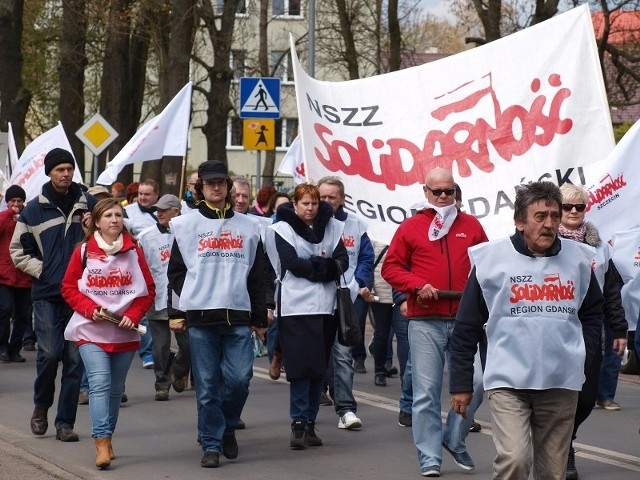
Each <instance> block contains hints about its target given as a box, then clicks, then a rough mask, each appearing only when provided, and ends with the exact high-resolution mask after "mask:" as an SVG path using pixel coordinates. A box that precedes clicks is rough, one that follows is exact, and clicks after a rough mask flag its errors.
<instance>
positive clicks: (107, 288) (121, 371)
mask: <svg viewBox="0 0 640 480" xmlns="http://www.w3.org/2000/svg"><path fill="white" fill-rule="evenodd" d="M74 165H75V163H74V160H73V157H72V155H71V154H70V153H69V152H68V151H65V150H62V149H59V148H56V149H53V150H51V151H50V152H49V153H48V154H47V155H46V157H45V160H44V169H45V173H46V174H47V175H48V176H49V178H50V180H49V181H48V182H47V183H46V184H45V185H43V186H42V191H41V193H40V195H39V196H38V197H37V198H34V199H32V200H30V201H29V202H28V203H25V202H26V195H25V192H24V190H23V189H22V188H21V187H19V186H17V185H13V186H11V187H10V188H9V189H7V191H6V193H5V196H4V198H5V201H6V203H7V209H6V210H4V211H2V212H0V262H1V263H2V264H3V265H2V266H3V267H4V268H0V361H1V362H24V361H25V359H24V357H22V356H21V355H20V351H21V349H22V348H23V345H24V346H25V347H27V345H28V344H29V342H31V343H33V341H34V339H35V342H37V357H36V379H35V383H34V392H33V403H34V410H33V415H32V417H31V420H30V428H31V431H32V433H33V434H34V435H44V434H45V433H46V431H47V429H48V426H49V425H48V422H49V415H48V411H49V409H50V408H51V407H52V406H53V405H54V403H55V401H54V400H55V399H54V384H55V379H56V375H57V371H58V368H59V364H60V363H62V376H61V388H60V391H59V395H58V400H57V411H56V414H55V418H54V427H55V430H56V439H58V440H60V441H63V442H74V441H78V440H79V437H78V435H77V433H76V432H75V431H74V425H75V420H76V411H77V405H78V403H80V404H82V403H88V404H89V411H90V416H91V436H92V437H93V438H94V441H95V447H96V459H95V463H96V466H97V467H98V468H100V469H103V468H107V467H109V465H110V464H111V462H112V461H114V460H115V459H116V453H115V450H114V447H113V444H112V436H113V434H114V432H115V430H116V425H117V420H118V413H119V409H120V405H121V403H122V402H125V401H126V400H127V397H126V393H125V390H126V388H125V385H126V377H127V372H128V370H129V367H130V365H131V363H132V361H133V358H134V355H135V353H136V351H137V352H138V354H139V355H140V358H141V361H142V364H143V366H144V367H145V368H153V370H154V373H155V400H156V401H166V400H168V399H169V392H170V387H173V389H174V390H175V391H176V392H182V391H184V390H185V389H186V388H188V387H189V385H192V386H193V387H194V388H195V392H196V405H197V434H198V442H199V443H200V444H201V447H202V458H201V461H200V464H201V466H202V467H205V468H216V467H218V466H219V465H220V457H221V456H223V457H225V458H227V459H234V458H236V457H238V455H239V446H238V442H237V440H236V435H235V431H236V430H237V429H242V428H244V423H243V421H242V419H241V415H242V410H243V407H244V405H245V402H246V400H247V397H248V394H249V384H250V381H251V378H252V375H253V360H254V341H255V339H256V337H257V338H258V339H259V340H260V341H261V342H265V344H266V345H267V350H268V354H269V359H270V368H269V375H270V376H271V378H273V379H277V378H279V377H280V375H281V373H282V372H284V374H285V375H286V379H287V381H288V382H289V396H290V401H289V414H290V417H291V434H290V439H289V445H290V448H291V449H294V450H301V449H305V448H307V447H319V446H321V445H322V444H323V441H322V439H321V438H320V437H319V436H318V435H317V431H316V426H315V422H316V417H317V415H318V411H319V408H320V405H321V404H324V405H333V406H334V409H335V412H336V416H337V420H338V428H340V429H346V430H351V429H358V428H360V427H361V426H362V424H363V422H362V420H361V419H360V418H359V417H358V405H357V402H356V400H355V398H354V395H353V378H354V373H355V372H359V373H366V370H365V368H364V358H365V357H366V346H365V344H364V336H361V338H362V340H361V341H360V342H358V343H357V344H356V345H351V344H349V345H344V344H342V343H341V341H340V336H339V335H337V332H338V330H339V329H340V327H341V325H340V322H341V321H342V317H343V316H342V315H339V314H338V313H337V312H336V291H337V287H338V286H343V287H347V288H348V289H349V293H350V297H351V302H352V304H353V305H352V307H353V308H352V310H353V312H354V316H355V318H356V320H357V323H358V327H359V328H360V329H361V330H363V329H364V325H365V322H366V318H367V315H368V314H370V315H371V317H372V319H373V321H374V324H375V330H374V338H373V340H372V342H371V344H370V345H369V347H368V349H369V352H370V353H371V354H372V355H373V357H374V364H375V371H374V374H373V381H374V383H375V385H376V386H379V387H384V386H386V378H387V377H388V376H392V375H395V374H397V373H399V374H400V378H401V388H402V392H401V397H400V399H399V415H398V424H399V425H400V426H402V427H409V428H411V429H412V433H413V440H414V444H415V446H416V449H417V455H418V465H419V469H420V474H421V475H422V476H425V477H439V476H440V468H441V464H442V455H443V449H444V450H445V451H446V452H448V454H450V455H451V456H452V457H453V459H454V461H455V463H456V464H457V465H458V466H459V467H460V468H461V469H463V470H467V471H471V470H473V469H474V462H473V459H472V457H471V455H470V454H469V452H468V451H467V449H466V445H465V440H466V437H467V435H468V434H469V432H470V431H474V430H475V431H477V430H478V429H479V428H480V426H479V425H478V424H477V423H475V422H474V413H475V411H476V410H477V408H478V407H479V406H480V404H481V403H482V401H483V398H485V392H486V398H487V399H488V402H489V405H490V410H491V420H492V431H493V440H494V444H495V448H496V452H497V453H496V456H495V458H494V464H493V477H494V478H496V479H522V480H524V479H527V478H528V477H529V474H530V473H531V472H532V473H533V477H534V478H538V479H543V480H547V479H557V480H560V479H562V480H565V479H566V480H575V479H577V478H578V472H577V469H576V465H575V456H574V449H573V444H572V442H573V440H574V439H575V438H576V436H577V434H578V428H579V426H580V425H581V423H583V422H584V421H585V420H586V419H587V417H588V416H589V414H590V412H591V410H592V409H593V408H594V407H596V406H597V407H602V408H606V409H609V410H615V409H620V406H619V405H618V404H617V403H616V402H615V401H614V397H615V391H616V385H617V375H618V371H619V367H620V358H621V355H622V354H623V352H624V351H625V349H626V348H628V349H629V350H633V347H634V345H633V343H634V342H633V336H632V335H629V340H630V341H629V343H627V337H628V333H633V332H634V331H635V325H634V324H633V323H635V322H629V323H630V324H629V325H628V324H627V319H632V318H634V319H637V318H638V314H639V312H640V293H638V292H639V291H640V290H639V289H637V288H634V287H635V283H636V282H638V281H640V280H639V279H640V275H638V272H637V270H638V268H637V266H638V262H637V256H638V248H637V245H638V240H639V239H640V227H639V228H635V229H631V230H629V231H626V232H620V233H619V234H616V236H615V237H614V238H613V239H611V241H609V242H608V241H607V239H602V238H600V237H599V235H598V231H597V229H596V227H595V226H594V225H592V224H591V223H589V222H587V221H585V210H586V205H587V203H588V197H587V193H586V192H585V191H584V189H582V188H581V187H578V186H574V185H563V186H562V187H561V188H558V187H556V186H555V185H553V184H552V183H549V182H534V183H530V184H528V185H522V186H520V187H518V189H517V193H516V199H515V204H514V222H515V227H516V228H515V233H514V234H513V235H512V236H511V237H509V238H504V239H500V240H495V241H489V240H488V237H487V235H486V233H485V231H484V229H483V227H482V226H481V224H480V223H479V222H478V220H477V219H476V218H475V217H473V216H472V215H469V214H466V213H464V212H463V211H462V210H461V209H460V207H461V202H462V192H461V191H460V189H459V187H458V186H457V185H456V184H455V182H454V178H453V175H452V173H451V172H450V171H448V170H446V169H444V168H434V169H432V170H430V171H429V172H427V175H426V179H425V183H424V186H423V191H424V199H423V200H422V202H421V204H419V205H416V206H415V209H416V211H415V214H414V215H413V216H412V217H410V218H408V219H407V220H405V221H404V222H403V223H402V224H401V225H400V226H399V228H398V229H397V231H396V233H395V235H394V237H393V239H392V241H391V242H390V244H389V245H385V244H382V243H380V242H377V241H374V240H371V239H370V238H369V237H368V235H367V225H366V223H365V222H363V221H362V220H361V219H359V218H358V217H356V216H355V215H353V214H351V213H349V212H348V211H347V210H345V207H344V202H345V191H344V185H343V183H342V181H341V180H340V179H339V178H338V177H324V178H322V179H320V180H319V181H318V182H317V183H316V184H313V183H304V184H300V185H298V186H296V188H295V190H294V192H293V195H292V198H289V197H288V196H287V195H286V194H284V193H281V192H277V191H276V190H275V188H274V187H271V186H268V187H264V188H262V189H260V191H259V192H257V195H256V199H255V202H254V203H253V205H252V206H251V205H250V198H251V186H250V184H249V182H248V181H247V180H246V179H245V178H244V177H231V176H229V172H228V170H227V166H226V165H225V164H224V163H223V162H219V161H215V160H208V161H206V162H203V163H202V164H200V166H199V167H198V169H197V170H196V171H194V172H192V173H191V174H189V175H188V176H187V179H186V186H187V192H186V195H185V198H184V199H183V200H182V201H181V200H180V199H178V198H177V197H175V196H174V195H170V194H165V195H162V196H161V195H160V192H159V188H158V184H157V182H155V181H154V180H152V179H146V180H143V181H141V182H140V183H135V184H131V185H129V186H127V187H126V188H125V187H124V185H122V184H119V183H116V184H114V185H112V186H111V191H109V190H108V189H107V188H106V187H102V186H95V187H91V188H89V189H86V188H84V186H82V185H79V184H77V183H75V182H73V180H72V178H73V173H74ZM341 308H343V307H341ZM32 319H33V323H32ZM32 325H33V328H32ZM172 334H173V335H174V336H175V340H176V344H177V346H178V350H177V352H174V351H172V349H171V343H172ZM393 335H395V337H396V342H395V346H396V353H397V358H398V361H399V364H398V368H396V367H395V366H393V364H392V362H391V353H390V352H389V349H390V347H391V345H392V342H391V337H392V336H393ZM638 339H639V340H640V336H639V338H638ZM638 343H640V342H636V344H638ZM637 346H638V347H640V345H637ZM445 362H447V363H448V364H449V385H450V398H451V400H450V405H449V407H450V409H449V413H448V415H447V418H446V421H445V424H444V426H443V424H442V420H441V411H442V408H441V402H440V399H441V394H442V386H443V381H444V374H445V368H444V365H445ZM398 370H399V372H398Z"/></svg>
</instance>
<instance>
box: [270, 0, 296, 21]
mask: <svg viewBox="0 0 640 480" xmlns="http://www.w3.org/2000/svg"><path fill="white" fill-rule="evenodd" d="M271 13H272V14H273V16H274V17H278V16H282V15H286V16H289V17H299V16H301V13H300V0H273V1H272V2H271Z"/></svg>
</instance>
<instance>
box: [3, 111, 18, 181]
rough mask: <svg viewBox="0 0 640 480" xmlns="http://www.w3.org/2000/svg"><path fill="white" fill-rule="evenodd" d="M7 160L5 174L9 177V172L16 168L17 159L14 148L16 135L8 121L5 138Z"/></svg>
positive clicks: (16, 150)
mask: <svg viewBox="0 0 640 480" xmlns="http://www.w3.org/2000/svg"><path fill="white" fill-rule="evenodd" d="M7 145H8V151H7V162H6V163H5V167H4V170H5V172H4V173H5V175H6V177H7V178H11V174H12V173H13V171H14V170H15V169H16V162H17V161H18V149H17V148H16V137H14V136H13V127H12V126H11V122H9V132H8V138H7Z"/></svg>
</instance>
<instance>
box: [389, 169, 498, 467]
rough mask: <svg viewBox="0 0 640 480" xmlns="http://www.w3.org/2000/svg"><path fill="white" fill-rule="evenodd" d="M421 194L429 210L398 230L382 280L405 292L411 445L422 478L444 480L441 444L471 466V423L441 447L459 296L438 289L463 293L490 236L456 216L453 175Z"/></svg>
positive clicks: (433, 173) (440, 172) (431, 179)
mask: <svg viewBox="0 0 640 480" xmlns="http://www.w3.org/2000/svg"><path fill="white" fill-rule="evenodd" d="M423 190H424V194H425V197H426V202H425V203H424V205H423V207H424V208H423V209H421V210H419V211H418V212H417V213H416V214H415V215H414V216H413V217H411V218H409V219H407V220H406V221H404V222H403V223H402V225H400V227H398V230H397V231H396V234H395V235H394V237H393V240H392V241H391V245H390V246H389V250H388V252H387V256H386V257H385V260H384V263H383V265H382V276H383V278H384V279H385V280H386V281H387V282H389V283H390V284H391V286H392V287H393V288H395V289H396V290H398V291H400V292H403V293H406V294H407V317H408V318H409V350H410V361H411V368H412V384H413V405H412V430H413V440H414V443H415V445H416V448H417V449H418V461H419V464H420V473H421V475H422V476H425V477H439V476H440V465H441V464H442V446H444V447H445V448H446V449H447V450H448V451H449V453H451V455H452V456H453V459H454V461H455V462H456V464H457V465H458V466H459V467H460V468H463V469H464V470H472V469H473V468H474V464H473V460H472V459H471V456H470V455H469V454H468V453H467V451H466V447H465V445H464V438H465V436H466V434H467V433H468V432H469V425H467V424H466V423H465V422H455V423H456V426H455V429H457V430H459V431H451V430H453V429H454V427H453V426H450V425H447V434H446V435H445V438H444V440H445V441H444V442H443V432H442V421H441V418H440V395H441V392H442V377H443V372H444V361H445V358H448V357H449V341H450V339H451V333H452V332H453V323H454V320H455V316H456V312H457V310H458V303H459V295H458V298H451V295H447V296H444V295H441V291H443V290H447V291H453V292H461V291H462V290H463V289H464V286H465V284H466V282H467V277H468V276H469V271H470V270H471V264H470V261H469V256H468V255H467V249H468V248H469V247H471V246H473V245H477V244H478V243H482V242H485V241H487V236H486V234H485V232H484V230H483V229H482V226H481V225H480V223H479V222H478V220H476V219H475V217H473V216H471V215H468V214H466V213H463V212H459V211H458V210H457V208H456V205H455V184H454V181H453V175H452V174H451V172H450V171H449V170H446V169H444V168H434V169H432V170H430V171H429V173H428V174H427V178H426V180H425V186H424V187H423ZM471 416H472V415H471ZM450 417H451V416H450ZM470 420H471V419H470ZM448 423H449V422H448ZM465 428H466V431H463V430H464V429H465ZM447 441H448V442H449V443H447Z"/></svg>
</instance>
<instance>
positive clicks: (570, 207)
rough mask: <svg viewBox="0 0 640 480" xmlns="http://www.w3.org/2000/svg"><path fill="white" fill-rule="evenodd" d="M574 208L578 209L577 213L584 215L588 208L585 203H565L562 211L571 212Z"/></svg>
mask: <svg viewBox="0 0 640 480" xmlns="http://www.w3.org/2000/svg"><path fill="white" fill-rule="evenodd" d="M574 208H575V209H576V212H580V213H582V212H584V210H585V209H586V208H587V206H586V205H585V204H584V203H563V204H562V210H564V211H565V212H570V211H571V210H573V209H574Z"/></svg>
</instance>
